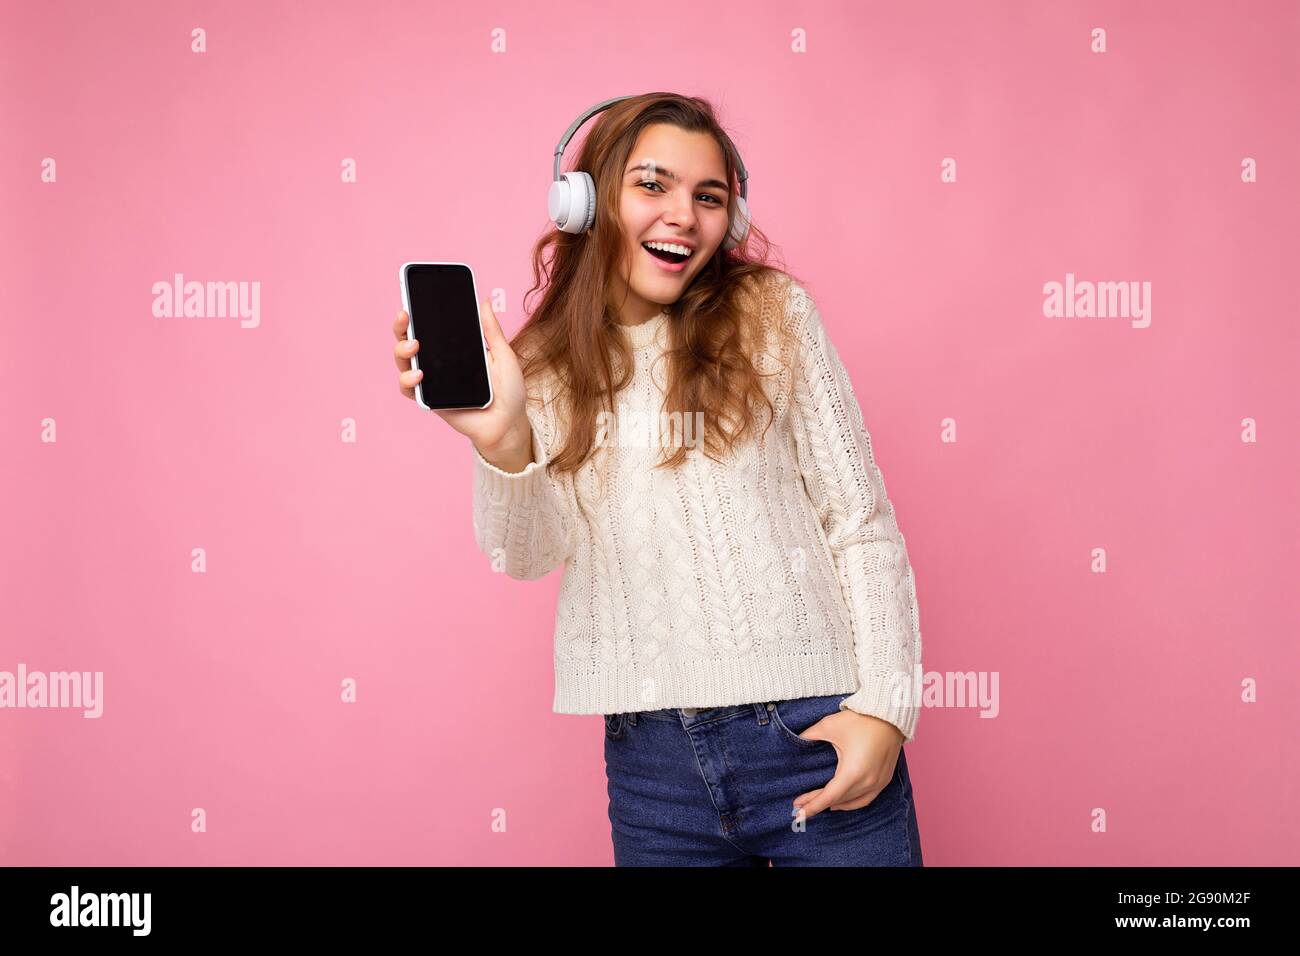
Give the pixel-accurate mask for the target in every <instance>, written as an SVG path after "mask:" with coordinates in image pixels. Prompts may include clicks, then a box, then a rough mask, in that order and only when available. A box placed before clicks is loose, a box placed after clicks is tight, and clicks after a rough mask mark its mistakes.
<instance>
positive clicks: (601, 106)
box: [551, 95, 749, 199]
mask: <svg viewBox="0 0 1300 956" xmlns="http://www.w3.org/2000/svg"><path fill="white" fill-rule="evenodd" d="M631 98H632V96H631V95H629V96H615V97H614V98H613V99H608V100H605V101H604V102H603V103H597V104H596V105H595V106H593V107H592V108H591V109H589V110H587V112H585V113H583V114H582V115H581V116H579V117H578V118H577V119H576V120H574V121H573V123H572V124H571V125H570V126H569V128H568V129H566V130H565V131H564V135H563V136H561V137H560V142H559V145H557V146H556V147H555V165H554V167H553V168H552V170H551V178H552V179H553V180H554V181H555V182H559V181H560V179H561V178H562V177H561V175H560V159H561V158H562V157H563V156H564V150H565V148H566V147H567V146H568V145H569V140H571V139H573V134H574V133H576V132H577V131H578V128H579V127H580V126H582V124H583V123H585V122H587V120H589V119H591V118H592V117H593V116H595V115H596V114H597V113H599V112H601V111H602V110H607V109H609V108H610V107H611V106H613V105H614V104H615V103H619V102H622V101H623V100H630V99H631ZM722 135H723V137H724V138H725V139H726V141H727V145H728V146H730V147H731V155H732V157H733V158H734V159H735V160H736V178H737V180H738V181H739V182H740V196H741V198H742V199H748V198H749V173H748V172H747V171H746V170H745V164H744V163H743V162H742V161H741V159H740V151H739V150H737V149H736V144H735V143H733V142H732V141H731V137H730V136H727V134H726V133H725V132H724V133H723V134H722Z"/></svg>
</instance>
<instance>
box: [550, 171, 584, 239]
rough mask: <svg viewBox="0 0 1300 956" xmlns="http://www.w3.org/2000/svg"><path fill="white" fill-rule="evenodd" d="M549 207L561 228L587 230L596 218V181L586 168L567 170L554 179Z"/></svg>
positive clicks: (572, 230) (552, 219)
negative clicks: (585, 171)
mask: <svg viewBox="0 0 1300 956" xmlns="http://www.w3.org/2000/svg"><path fill="white" fill-rule="evenodd" d="M546 209H547V212H549V213H550V216H551V222H553V223H555V225H556V227H557V228H558V229H559V230H560V231H561V232H568V233H575V234H576V233H580V232H586V231H587V230H588V229H589V228H591V225H592V223H594V222H595V221H596V184H595V182H594V181H593V180H592V178H591V176H590V175H588V174H587V173H584V172H572V173H564V174H563V175H561V177H560V178H559V179H556V180H552V181H551V189H550V192H549V193H548V194H547V196H546Z"/></svg>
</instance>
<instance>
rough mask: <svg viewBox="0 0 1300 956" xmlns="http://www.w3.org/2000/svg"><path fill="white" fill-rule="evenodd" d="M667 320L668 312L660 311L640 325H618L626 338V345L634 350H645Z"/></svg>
mask: <svg viewBox="0 0 1300 956" xmlns="http://www.w3.org/2000/svg"><path fill="white" fill-rule="evenodd" d="M667 319H668V310H667V309H662V310H660V311H659V312H658V313H657V314H656V315H654V316H652V317H651V318H649V319H647V320H646V321H644V322H642V323H641V324H640V325H619V329H620V330H622V332H623V335H624V336H626V337H627V340H628V343H629V344H630V345H631V346H632V348H634V349H641V348H645V347H646V346H647V345H650V344H651V343H652V342H654V340H655V336H656V335H657V334H658V332H659V330H660V329H661V328H663V326H664V323H665V322H666V321H667Z"/></svg>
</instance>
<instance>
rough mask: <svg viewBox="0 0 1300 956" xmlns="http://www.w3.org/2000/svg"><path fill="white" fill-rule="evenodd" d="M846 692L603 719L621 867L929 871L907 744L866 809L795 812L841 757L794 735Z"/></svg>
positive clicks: (612, 816)
mask: <svg viewBox="0 0 1300 956" xmlns="http://www.w3.org/2000/svg"><path fill="white" fill-rule="evenodd" d="M847 696H848V694H831V695H829V696H826V697H800V698H796V699H793V700H778V701H771V702H764V703H759V704H736V705H733V706H730V707H714V708H711V709H703V710H695V709H692V708H682V709H676V708H669V709H666V710H643V711H637V712H635V713H624V714H606V715H605V776H606V778H607V779H608V781H609V820H610V824H611V827H612V833H613V839H614V865H615V866H767V865H768V861H771V863H772V865H774V866H921V865H923V864H922V862H921V837H920V833H919V831H918V829H917V825H916V807H915V801H914V800H913V799H912V783H911V780H910V779H909V778H908V775H907V760H906V758H905V756H904V754H903V750H902V749H900V750H899V753H898V763H897V765H896V767H895V770H894V777H893V779H892V780H890V782H889V785H888V786H886V787H885V788H884V789H883V790H881V791H880V792H879V793H878V794H876V797H875V799H873V800H872V801H871V803H869V804H867V805H866V806H865V807H859V808H858V809H856V810H831V809H829V808H828V809H825V810H822V811H821V812H820V813H818V814H816V815H815V816H813V817H805V818H804V819H802V820H800V819H799V818H797V817H796V816H794V798H795V797H797V796H798V795H799V794H801V793H806V792H807V791H809V790H815V789H817V788H818V787H822V786H825V784H826V783H827V782H828V781H829V780H830V779H831V777H832V776H833V775H834V774H835V768H836V765H837V763H838V760H839V757H838V754H837V753H836V750H835V747H834V745H832V744H830V743H827V742H826V741H824V740H803V739H801V738H800V737H799V734H800V733H802V732H803V731H805V730H807V729H808V728H809V727H811V726H812V725H813V724H815V723H817V722H818V721H819V720H821V719H822V718H823V717H826V716H828V715H830V714H833V713H836V712H837V711H838V710H839V702H840V701H841V700H843V699H844V698H845V697H847Z"/></svg>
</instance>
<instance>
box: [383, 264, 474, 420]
mask: <svg viewBox="0 0 1300 956" xmlns="http://www.w3.org/2000/svg"><path fill="white" fill-rule="evenodd" d="M400 279H401V286H402V307H403V308H404V309H405V310H406V316H407V323H406V337H407V339H419V340H420V351H419V352H417V353H416V354H415V355H413V356H411V368H413V369H421V370H422V371H423V372H424V376H423V377H422V378H421V379H420V381H418V382H416V383H415V400H416V402H418V403H419V405H420V407H421V408H423V409H426V410H430V411H432V410H433V409H435V408H487V407H488V406H489V405H491V404H492V376H491V375H489V374H488V357H487V341H486V340H485V339H484V337H483V323H482V321H481V320H480V319H479V301H478V288H477V286H476V285H475V284H474V273H473V271H472V270H471V269H470V267H469V266H467V265H465V263H463V262H404V263H403V264H402V269H401V273H400Z"/></svg>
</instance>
